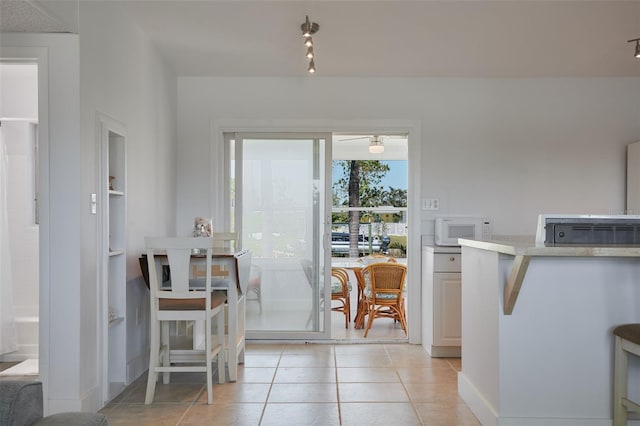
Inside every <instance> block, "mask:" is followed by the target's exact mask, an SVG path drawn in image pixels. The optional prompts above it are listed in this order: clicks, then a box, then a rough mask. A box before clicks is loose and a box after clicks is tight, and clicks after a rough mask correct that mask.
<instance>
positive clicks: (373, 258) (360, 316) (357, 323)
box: [353, 254, 396, 329]
mask: <svg viewBox="0 0 640 426" xmlns="http://www.w3.org/2000/svg"><path fill="white" fill-rule="evenodd" d="M381 262H391V263H396V259H395V258H394V257H392V256H387V255H383V254H372V255H369V256H365V257H361V258H360V259H358V263H361V264H362V266H363V267H364V266H367V265H371V264H372V263H381ZM353 272H354V274H355V275H356V279H357V281H358V306H357V307H356V317H355V319H354V320H353V323H354V325H353V327H354V328H358V329H359V328H364V326H365V317H366V316H367V305H366V303H365V302H364V288H365V282H364V281H365V280H364V277H363V276H362V269H360V268H354V270H353Z"/></svg>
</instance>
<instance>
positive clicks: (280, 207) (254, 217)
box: [225, 133, 331, 339]
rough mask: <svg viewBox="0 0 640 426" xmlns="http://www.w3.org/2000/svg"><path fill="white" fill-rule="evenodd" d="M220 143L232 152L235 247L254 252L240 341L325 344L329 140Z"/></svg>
mask: <svg viewBox="0 0 640 426" xmlns="http://www.w3.org/2000/svg"><path fill="white" fill-rule="evenodd" d="M225 139H226V140H227V142H228V146H229V147H230V148H231V149H230V150H229V151H228V152H229V153H230V154H232V155H231V156H230V161H229V163H228V164H229V166H230V167H229V177H230V179H229V195H230V199H231V208H232V218H233V223H232V224H231V226H232V227H233V228H234V229H235V230H237V231H239V232H240V235H241V244H242V248H243V249H250V250H251V251H252V252H253V265H254V267H253V271H252V275H251V283H250V289H249V291H248V292H247V308H246V312H247V320H246V329H247V337H248V338H254V339H286V338H296V339H300V338H310V339H312V338H328V337H329V333H330V314H331V311H330V308H331V302H330V301H331V297H330V288H329V286H327V285H325V279H326V278H327V276H328V273H327V272H328V270H329V269H328V268H329V267H330V257H329V253H328V250H324V242H325V241H328V238H327V236H328V235H329V233H330V220H331V217H330V210H329V209H328V206H330V205H331V203H330V202H331V199H330V194H331V191H327V188H329V189H330V182H329V181H328V177H329V173H328V169H327V167H328V165H329V164H330V162H329V161H326V159H327V158H331V156H330V149H331V146H330V145H331V144H330V143H329V141H330V140H331V138H330V134H315V133H314V134H293V133H286V134H271V133H269V134H256V133H236V134H234V135H227V137H226V138H225ZM325 300H326V303H325V302H324V301H325Z"/></svg>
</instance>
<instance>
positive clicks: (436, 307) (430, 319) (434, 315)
mask: <svg viewBox="0 0 640 426" xmlns="http://www.w3.org/2000/svg"><path fill="white" fill-rule="evenodd" d="M460 261H461V254H460V247H423V249H422V345H423V346H424V348H425V350H426V351H427V352H428V353H429V355H431V356H432V357H459V356H460V347H461V341H462V340H461V337H462V304H461V291H462V274H461V272H460V267H461V263H460Z"/></svg>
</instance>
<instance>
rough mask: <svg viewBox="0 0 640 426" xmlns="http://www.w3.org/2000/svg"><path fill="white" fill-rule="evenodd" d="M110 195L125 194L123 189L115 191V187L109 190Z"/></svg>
mask: <svg viewBox="0 0 640 426" xmlns="http://www.w3.org/2000/svg"><path fill="white" fill-rule="evenodd" d="M109 195H117V196H122V195H124V192H122V191H114V190H113V189H110V190H109Z"/></svg>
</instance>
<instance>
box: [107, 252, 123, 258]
mask: <svg viewBox="0 0 640 426" xmlns="http://www.w3.org/2000/svg"><path fill="white" fill-rule="evenodd" d="M121 254H124V250H109V257H112V256H120V255H121Z"/></svg>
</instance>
